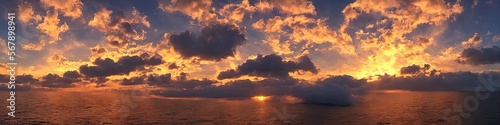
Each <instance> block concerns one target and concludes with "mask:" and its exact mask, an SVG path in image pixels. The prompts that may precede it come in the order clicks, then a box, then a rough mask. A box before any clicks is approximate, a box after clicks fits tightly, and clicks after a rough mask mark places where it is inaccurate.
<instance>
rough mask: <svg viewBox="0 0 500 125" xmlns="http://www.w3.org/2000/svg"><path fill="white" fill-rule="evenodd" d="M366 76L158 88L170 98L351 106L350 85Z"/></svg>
mask: <svg viewBox="0 0 500 125" xmlns="http://www.w3.org/2000/svg"><path fill="white" fill-rule="evenodd" d="M365 83H366V80H365V79H360V80H358V79H354V78H353V77H351V76H332V77H329V78H327V79H325V80H321V81H317V82H315V83H313V84H310V83H306V82H305V81H299V80H296V79H293V78H290V77H288V78H280V79H278V78H267V79H264V80H261V81H255V82H254V81H250V80H237V81H233V82H230V83H226V84H225V85H220V86H215V85H210V86H205V87H200V88H196V89H179V90H169V91H158V92H156V94H158V95H162V96H167V97H204V98H230V99H247V98H251V97H253V96H257V95H265V96H293V97H296V98H298V99H301V100H302V101H303V102H304V103H318V104H331V105H350V104H352V103H353V100H352V95H351V93H350V91H349V89H348V88H349V87H358V86H361V85H362V84H365Z"/></svg>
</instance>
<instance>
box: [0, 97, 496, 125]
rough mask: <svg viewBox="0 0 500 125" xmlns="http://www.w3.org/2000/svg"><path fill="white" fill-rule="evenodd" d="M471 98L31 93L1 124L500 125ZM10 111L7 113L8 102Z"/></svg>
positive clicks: (491, 107)
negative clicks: (330, 99)
mask: <svg viewBox="0 0 500 125" xmlns="http://www.w3.org/2000/svg"><path fill="white" fill-rule="evenodd" d="M2 93H4V94H0V98H5V99H7V98H8V92H6V91H3V92H2ZM136 95H137V96H136ZM471 96H474V93H473V92H442V91H441V92H435V91H431V92H428V91H427V92H410V91H373V92H368V93H366V94H364V95H360V97H359V98H361V101H359V102H357V103H355V104H354V105H351V106H331V105H317V104H303V103H290V102H277V101H258V100H255V99H246V100H225V99H202V98H189V99H180V98H164V97H158V96H142V95H141V94H130V92H128V91H95V92H71V91H59V90H57V91H56V90H43V91H42V90H29V91H18V92H17V93H16V113H15V115H16V117H15V118H11V117H9V116H8V115H7V112H9V110H8V109H7V108H2V109H1V112H2V113H3V114H4V115H1V116H0V120H1V121H0V124H55V125H63V124H70V125H73V124H77V125H80V124H88V125H90V124H116V125H122V124H155V125H156V124H175V125H177V124H203V125H205V124H216V125H252V124H265V125H268V124H310V125H323V124H324V125H350V124H353V125H385V124H391V125H412V124H415V125H433V124H436V125H441V124H457V123H458V122H460V123H461V124H471V125H472V124H474V125H476V124H482V125H483V124H484V125H486V124H492V125H493V124H500V93H493V94H492V95H491V96H489V97H488V98H487V99H485V100H479V101H478V102H473V101H469V102H466V103H464V100H466V98H467V97H471ZM2 104H3V105H5V106H7V105H8V102H7V101H5V102H4V103H2ZM457 104H459V105H464V104H469V105H472V104H477V106H475V107H477V108H476V109H474V110H473V111H468V110H467V109H463V108H462V109H463V111H462V112H455V110H456V109H454V108H453V107H454V105H457ZM447 110H450V111H453V112H451V113H450V112H447ZM447 116H449V117H447ZM453 117H454V118H459V119H453Z"/></svg>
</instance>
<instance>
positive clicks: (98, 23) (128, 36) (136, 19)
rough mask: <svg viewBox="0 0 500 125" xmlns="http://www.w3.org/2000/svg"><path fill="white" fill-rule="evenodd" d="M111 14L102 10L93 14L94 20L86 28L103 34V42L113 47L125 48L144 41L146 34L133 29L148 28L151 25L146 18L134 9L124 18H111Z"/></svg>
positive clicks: (109, 11) (106, 10)
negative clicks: (141, 26)
mask: <svg viewBox="0 0 500 125" xmlns="http://www.w3.org/2000/svg"><path fill="white" fill-rule="evenodd" d="M112 13H113V11H111V10H108V9H106V8H104V9H102V10H101V11H99V12H97V13H95V14H94V18H93V19H92V20H90V21H89V22H88V26H90V27H93V28H96V29H98V30H99V31H101V32H103V33H105V40H106V41H107V42H109V44H110V45H112V46H114V47H126V46H128V45H133V44H135V41H139V40H144V39H146V38H145V34H146V33H147V32H146V31H145V30H137V29H135V27H136V26H138V25H143V26H145V27H147V28H149V27H150V26H151V24H150V23H149V21H148V20H147V16H145V15H142V14H141V13H140V12H139V11H138V10H137V9H135V8H133V9H132V10H131V12H130V14H127V15H125V16H124V17H114V18H112V17H111V14H112ZM133 26H134V27H133Z"/></svg>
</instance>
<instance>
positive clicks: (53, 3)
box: [40, 0, 83, 19]
mask: <svg viewBox="0 0 500 125" xmlns="http://www.w3.org/2000/svg"><path fill="white" fill-rule="evenodd" d="M40 2H41V3H42V4H43V5H44V6H45V7H47V8H49V7H53V8H54V9H55V10H57V11H59V12H61V13H62V14H63V15H64V16H66V17H71V18H72V19H76V18H80V17H81V16H82V7H83V3H82V2H81V1H80V0H41V1H40Z"/></svg>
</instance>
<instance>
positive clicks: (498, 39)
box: [491, 34, 500, 42]
mask: <svg viewBox="0 0 500 125" xmlns="http://www.w3.org/2000/svg"><path fill="white" fill-rule="evenodd" d="M491 40H492V41H493V42H498V41H500V35H498V34H497V35H495V36H494V37H493V38H492V39H491Z"/></svg>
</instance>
